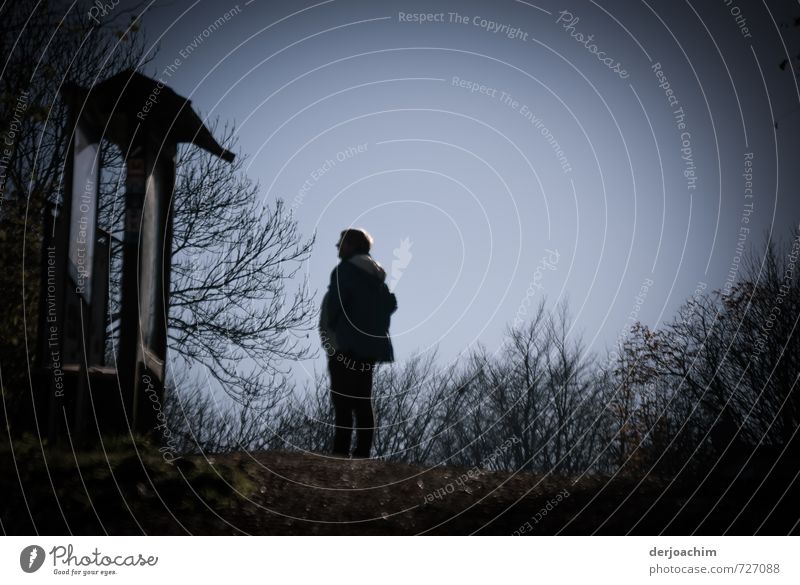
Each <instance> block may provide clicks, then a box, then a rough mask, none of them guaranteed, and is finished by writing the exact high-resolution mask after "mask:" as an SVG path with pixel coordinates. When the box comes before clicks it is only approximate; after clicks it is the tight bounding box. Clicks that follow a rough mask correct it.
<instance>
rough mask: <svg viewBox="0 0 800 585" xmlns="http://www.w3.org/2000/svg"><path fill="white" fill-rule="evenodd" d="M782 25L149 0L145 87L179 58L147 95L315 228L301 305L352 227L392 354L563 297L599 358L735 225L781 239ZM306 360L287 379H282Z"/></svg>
mask: <svg viewBox="0 0 800 585" xmlns="http://www.w3.org/2000/svg"><path fill="white" fill-rule="evenodd" d="M773 4H774V5H775V6H772V5H773ZM229 11H231V12H229ZM562 11H567V12H569V13H571V15H572V19H567V20H566V21H564V18H565V17H566V14H564V15H561V16H560V13H562ZM226 12H229V19H228V20H227V21H226V22H225V23H224V24H222V25H221V26H215V25H214V24H213V23H214V21H216V20H217V19H218V18H220V17H222V16H223V15H224V14H225V13H226ZM400 13H404V14H414V13H435V14H442V15H443V17H437V18H439V19H441V20H443V21H433V22H425V23H417V22H401V15H400ZM450 13H457V14H458V15H459V17H462V18H459V19H455V18H454V17H452V16H451V14H450ZM739 13H740V14H741V16H742V17H743V18H744V19H746V26H747V29H748V31H747V33H745V32H744V31H742V30H740V28H739V26H738V25H737V21H736V16H735V15H736V14H739ZM798 15H800V8H798V7H797V6H796V5H792V4H791V3H788V2H785V3H784V2H782V3H767V4H757V3H752V2H748V3H745V2H744V1H742V0H737V1H736V2H734V3H732V4H730V5H726V2H724V1H719V2H692V3H690V2H676V1H673V0H670V1H664V0H662V1H658V2H656V1H648V2H644V1H641V2H632V1H625V2H623V1H621V0H618V1H614V2H608V1H607V2H600V3H595V2H583V1H570V2H558V3H556V2H551V1H545V0H542V1H538V0H537V1H536V2H534V3H530V2H521V1H511V0H508V1H499V2H455V1H451V2H374V1H372V2H369V1H362V2H349V1H343V0H335V1H328V2H303V1H300V2H298V1H291V2H289V1H284V2H272V1H270V2H267V1H265V0H253V1H252V2H250V3H245V2H239V4H236V3H233V2H227V1H215V2H194V3H192V2H169V3H164V4H163V5H162V3H158V2H157V3H155V4H154V6H153V7H152V8H151V9H150V10H149V11H148V12H147V14H146V16H145V17H144V19H143V23H144V27H143V28H144V30H145V32H146V35H147V39H148V41H150V42H154V43H155V42H157V43H158V45H159V50H158V52H157V54H156V57H155V59H154V61H153V63H151V64H150V65H148V66H147V67H145V68H144V72H145V73H147V74H149V75H152V76H154V77H163V71H164V68H165V67H166V66H167V65H168V64H170V63H174V62H175V60H176V59H178V60H179V66H177V67H176V68H175V70H174V72H172V73H171V74H170V76H169V78H166V77H163V78H164V79H165V81H167V82H168V84H169V85H170V86H171V87H173V88H174V89H175V90H176V91H177V92H178V93H179V94H181V95H185V96H187V97H190V98H191V99H192V101H193V103H194V106H195V109H197V110H198V111H199V112H200V113H201V115H203V116H204V117H209V118H215V117H219V118H220V120H221V121H230V122H235V123H236V125H237V128H238V137H239V147H240V149H241V153H242V154H243V155H245V156H246V157H247V172H248V174H249V175H250V176H251V177H252V178H253V179H255V180H258V181H259V182H260V184H261V186H262V189H261V197H263V198H265V199H269V200H272V199H274V198H277V197H281V198H283V199H285V200H286V201H287V204H289V205H290V206H291V207H292V208H293V209H294V212H295V214H296V218H297V220H298V222H299V226H300V230H301V232H302V233H304V234H306V235H309V234H311V233H313V232H316V233H317V245H316V248H315V250H314V252H313V255H312V256H311V258H310V260H309V262H308V263H307V264H306V266H304V271H305V272H306V273H307V274H308V275H309V278H310V283H311V286H312V289H314V290H315V291H316V297H315V298H316V300H317V301H319V300H321V298H322V295H323V294H324V291H325V288H326V286H327V279H328V277H329V275H330V271H331V268H332V267H333V266H334V265H335V263H336V262H337V259H336V256H335V249H334V247H333V244H334V242H335V241H336V237H337V235H338V232H339V231H340V230H341V229H343V228H345V227H347V226H349V225H355V226H362V227H365V228H367V229H368V230H369V231H370V232H371V233H372V234H373V236H374V237H375V247H374V250H373V256H374V257H375V258H376V259H377V260H378V261H379V262H381V263H382V264H383V266H384V267H385V268H386V269H387V272H391V271H392V264H393V261H394V262H395V269H396V274H399V275H400V278H399V279H396V282H395V283H394V284H396V288H395V292H396V294H397V296H398V301H399V310H398V312H397V313H396V314H395V316H394V319H393V322H392V331H391V333H392V338H393V342H394V345H395V354H396V356H397V357H398V360H400V361H402V360H404V359H407V358H408V357H409V356H410V355H411V354H412V353H413V352H415V351H425V350H427V349H429V348H431V347H432V346H435V345H438V346H439V347H440V351H441V356H442V358H443V359H444V360H449V359H452V358H455V357H456V356H457V355H458V354H459V353H460V352H462V351H465V350H468V349H469V348H470V347H471V346H473V345H474V344H475V343H476V342H477V341H478V340H480V341H481V342H482V343H484V344H486V345H487V347H489V348H490V349H495V348H497V347H498V345H499V344H500V342H501V339H502V332H503V329H504V327H505V326H506V324H507V323H510V322H512V321H513V320H514V318H515V316H518V315H521V314H522V313H521V312H520V307H524V306H525V305H524V304H523V303H524V302H527V301H530V302H531V305H534V304H535V303H536V302H537V301H538V299H539V298H541V297H542V296H546V297H547V299H548V301H549V304H551V305H552V304H554V303H556V302H558V301H559V300H560V299H562V298H564V297H567V298H568V299H569V302H570V305H571V307H572V315H573V318H574V334H575V335H580V336H582V337H583V339H584V340H585V342H586V343H587V344H588V345H589V347H591V348H592V349H594V350H596V351H599V352H603V351H604V348H606V347H609V346H610V345H611V344H612V343H613V342H614V340H615V339H617V337H618V336H619V335H620V334H621V332H622V331H623V330H624V328H625V327H626V326H627V325H629V324H630V321H629V320H628V317H629V315H630V314H631V312H632V311H637V313H636V314H637V316H638V318H639V319H641V320H642V321H643V322H644V323H646V324H648V325H650V326H658V324H659V323H662V322H663V321H665V320H668V319H669V318H670V317H671V316H672V315H673V314H674V311H675V310H676V309H677V307H678V306H679V305H680V304H681V303H683V302H684V301H685V300H686V299H687V298H688V297H690V296H691V295H692V294H693V292H694V291H695V290H696V288H697V287H698V285H699V283H704V284H705V285H706V286H707V287H708V289H713V288H720V287H722V286H724V284H725V281H726V278H727V275H728V272H729V270H730V268H731V266H732V263H733V262H734V258H735V256H736V244H737V237H738V235H739V233H740V228H742V227H748V228H750V232H749V234H748V236H747V243H748V244H750V243H753V244H761V243H762V242H763V239H764V236H765V235H766V234H767V233H774V234H778V235H780V236H782V237H786V235H787V233H788V230H789V229H790V228H791V227H792V226H796V225H797V220H798V219H800V209H799V208H800V205H799V204H798V201H797V194H796V185H797V184H798V172H799V171H798V165H797V163H796V155H797V148H796V147H797V144H796V141H797V136H798V135H800V132H798V130H800V114H799V113H797V108H798V107H800V99H799V98H800V93H798V89H797V84H796V80H795V78H794V77H793V74H792V73H791V72H790V71H788V70H787V71H781V70H780V68H779V67H778V64H779V63H780V62H781V61H782V60H783V59H784V58H785V57H786V51H787V47H788V51H789V52H790V54H792V55H794V54H796V53H797V47H798V44H800V43H798V40H800V29H798V28H789V27H785V26H783V27H782V26H781V25H785V24H786V23H790V22H791V21H792V17H793V16H798ZM403 18H405V17H403ZM559 18H561V19H562V22H557V21H558V19H559ZM574 18H577V19H578V20H577V21H575V20H573V19H574ZM455 20H458V21H459V22H455ZM740 21H741V19H740ZM569 22H572V28H570V29H566V28H565V25H567V24H569ZM490 23H493V24H490ZM503 25H506V28H505V29H503V30H501V31H500V32H493V31H492V30H491V28H490V27H492V26H494V27H502V26H503ZM512 27H513V28H516V29H519V32H518V33H516V34H514V35H512V36H513V37H514V38H509V36H507V35H505V34H503V31H507V30H508V29H509V28H512ZM211 29H213V30H211ZM204 31H205V33H204ZM577 33H580V34H581V35H583V37H584V39H585V37H586V36H588V35H594V37H593V39H592V41H591V42H590V43H589V46H590V47H591V45H595V46H596V49H593V50H595V51H602V52H604V54H605V56H606V57H609V58H611V59H612V60H613V62H614V63H617V62H618V63H619V64H620V66H619V67H618V68H617V69H618V70H621V69H624V70H625V72H626V74H625V75H620V74H618V73H617V72H615V71H614V69H613V68H612V67H608V66H606V65H605V64H604V63H602V62H601V61H600V60H599V58H598V56H597V55H596V54H594V53H593V52H592V50H590V49H589V48H587V46H586V44H585V43H584V44H581V43H580V42H579V39H576V38H574V37H573V36H572V35H577ZM746 34H749V37H748V36H746ZM190 45H193V48H192V49H191V50H187V47H189V46H190ZM182 52H183V53H182ZM657 64H660V68H661V71H662V72H663V73H664V75H665V79H666V81H668V82H669V84H670V89H671V90H672V91H673V92H674V99H677V102H678V103H677V105H675V104H673V105H670V104H669V103H668V96H667V95H666V93H665V88H662V87H659V84H663V82H664V78H659V77H658V76H657V75H656V73H655V72H654V67H657ZM462 80H463V83H462ZM480 86H485V87H484V89H483V90H482V91H481V90H478V91H473V89H475V88H480ZM506 97H507V99H506ZM515 102H516V103H515ZM679 107H682V108H683V113H684V114H685V117H684V118H682V119H681V120H679V119H678V118H677V116H676V114H675V110H677V109H678V108H679ZM774 119H780V120H781V122H780V124H779V129H778V130H776V129H775V127H774V125H773V120H774ZM679 121H680V122H683V123H684V124H685V127H684V128H679V127H678V122H679ZM683 133H688V136H687V134H683ZM682 134H683V140H682ZM554 142H556V143H557V147H558V148H560V150H561V152H562V154H561V157H560V158H559V156H558V154H557V152H556V148H555V147H554V144H553V143H554ZM359 145H361V146H360V149H359ZM682 147H689V148H690V149H691V157H690V159H689V160H686V159H684V158H682V156H683V155H685V154H686V151H683V152H682ZM747 153H752V163H753V164H752V176H753V178H752V181H753V195H754V196H753V198H752V199H746V198H745V196H744V192H745V179H744V177H743V172H744V171H745V158H746V156H747ZM326 161H332V163H328V164H326ZM689 166H691V167H692V168H693V172H694V176H695V177H696V179H691V177H690V178H688V179H687V177H686V175H685V172H684V171H686V170H687V168H689ZM304 185H305V188H304ZM692 187H694V188H692ZM750 202H752V203H753V208H752V214H751V215H750V216H749V217H748V218H747V219H748V223H743V220H742V214H743V212H744V211H745V210H746V209H747V208H746V204H747V203H750ZM404 240H407V241H408V242H410V248H408V247H407V246H405V247H404V246H403V245H402V244H401V242H403V241H404ZM395 250H398V251H397V252H395ZM403 250H405V251H406V252H407V253H404V252H403ZM554 252H557V253H558V254H557V258H558V259H557V261H554V260H553V259H554ZM543 258H544V259H546V260H548V261H547V262H543ZM404 260H405V261H404ZM406 264H407V265H406ZM390 279H391V276H390ZM531 283H535V284H536V285H537V286H535V287H532V286H531ZM650 283H652V284H650ZM643 286H644V287H645V288H642V287H643ZM637 295H638V297H639V298H638V300H637ZM526 299H527V301H526ZM311 340H312V343H314V344H315V346H316V345H317V344H316V337H313V336H312V338H311ZM323 359H324V358H323V356H322V354H321V353H319V354H318V356H317V357H316V358H315V359H312V360H308V361H306V362H304V363H302V364H298V365H296V367H295V371H296V373H297V374H298V380H297V381H298V383H299V384H300V385H301V386H302V384H303V383H304V380H306V379H307V378H308V376H310V375H311V374H312V372H313V370H314V369H315V368H316V369H317V370H318V371H319V370H320V369H321V368H322V367H323V366H324V361H323Z"/></svg>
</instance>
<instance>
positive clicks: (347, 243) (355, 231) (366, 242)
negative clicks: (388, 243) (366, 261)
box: [336, 228, 374, 258]
mask: <svg viewBox="0 0 800 585" xmlns="http://www.w3.org/2000/svg"><path fill="white" fill-rule="evenodd" d="M373 241H374V240H373V239H372V236H371V235H369V233H367V230H364V229H361V228H348V229H346V230H342V233H341V234H340V235H339V241H338V242H336V247H337V248H338V249H339V258H349V257H350V256H352V255H353V254H369V250H370V248H372V242H373Z"/></svg>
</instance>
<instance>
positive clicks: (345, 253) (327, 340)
mask: <svg viewBox="0 0 800 585" xmlns="http://www.w3.org/2000/svg"><path fill="white" fill-rule="evenodd" d="M372 243H373V238H372V236H370V235H369V233H367V232H366V231H365V230H363V229H358V228H349V229H346V230H344V231H342V232H341V235H340V237H339V241H338V242H337V243H336V247H337V248H338V250H339V258H340V259H341V262H339V264H338V265H337V266H336V267H335V268H334V269H333V271H332V272H331V279H330V285H329V286H328V291H327V293H326V294H325V297H324V298H323V300H322V307H321V310H320V323H319V330H320V337H321V338H322V345H323V348H324V349H325V351H326V353H327V355H328V372H329V374H330V379H331V402H332V403H333V410H334V418H335V427H336V430H335V432H334V438H333V454H334V455H335V456H337V457H348V456H349V455H350V444H351V441H352V435H353V418H354V415H355V430H356V446H355V449H354V450H353V457H358V458H368V457H369V456H370V451H371V450H372V439H373V435H374V429H375V417H374V414H373V410H372V380H373V372H374V370H375V364H376V363H378V362H392V361H394V350H393V348H392V341H391V339H390V337H389V323H390V320H391V315H392V313H394V312H395V311H396V310H397V298H396V297H395V295H394V294H393V293H392V292H390V291H389V287H388V286H386V283H385V280H386V271H385V270H384V269H383V268H382V267H381V265H380V264H379V263H378V262H376V261H375V259H373V258H372V256H370V253H369V251H370V248H371V247H372Z"/></svg>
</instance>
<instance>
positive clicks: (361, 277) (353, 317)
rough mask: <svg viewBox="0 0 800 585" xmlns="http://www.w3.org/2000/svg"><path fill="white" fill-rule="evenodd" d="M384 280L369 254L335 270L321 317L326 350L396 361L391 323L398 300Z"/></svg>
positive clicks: (345, 262)
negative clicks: (391, 335)
mask: <svg viewBox="0 0 800 585" xmlns="http://www.w3.org/2000/svg"><path fill="white" fill-rule="evenodd" d="M385 279H386V272H385V271H384V270H383V268H381V266H380V264H378V263H377V262H375V260H373V259H372V257H371V256H370V255H369V254H357V255H355V256H351V257H350V258H348V259H346V260H342V261H341V262H340V263H339V264H338V265H337V266H336V268H334V269H333V271H332V272H331V281H330V285H329V286H328V292H327V294H326V295H325V298H324V299H323V307H322V311H321V315H320V332H321V333H322V335H323V346H324V345H325V337H326V334H328V340H329V342H330V343H329V345H328V348H327V349H329V348H330V347H334V348H335V350H336V351H338V352H343V353H350V354H352V355H353V356H355V357H357V358H359V359H362V360H365V361H373V362H393V361H394V349H393V348H392V340H391V338H390V337H389V322H390V320H391V315H392V313H394V312H395V311H396V310H397V298H396V297H395V296H394V294H393V293H391V292H390V291H389V287H388V286H386V283H385V282H384V281H385ZM331 353H332V352H330V351H329V352H328V355H331Z"/></svg>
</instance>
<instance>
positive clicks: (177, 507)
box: [0, 442, 799, 535]
mask: <svg viewBox="0 0 800 585" xmlns="http://www.w3.org/2000/svg"><path fill="white" fill-rule="evenodd" d="M45 452H48V450H47V449H45ZM13 453H14V454H13V456H12V454H11V450H10V449H9V448H8V445H6V446H4V447H2V448H0V469H2V474H0V488H2V491H3V494H4V498H3V499H2V503H0V521H2V525H1V526H2V529H3V531H4V532H5V533H6V534H32V533H36V532H38V533H40V534H69V533H73V534H106V533H107V534H141V533H145V534H472V533H478V534H498V535H503V534H506V535H511V534H514V533H515V532H517V533H525V534H556V533H561V534H593V533H597V534H626V533H632V534H659V533H662V532H663V533H665V534H691V533H697V534H721V533H724V532H726V531H727V533H729V534H753V533H756V532H758V533H760V534H786V533H788V532H790V531H792V530H794V532H795V533H796V532H797V531H798V526H797V520H798V511H797V506H796V505H795V503H796V500H797V496H798V491H799V490H798V489H797V486H796V484H797V482H796V481H794V480H795V473H794V472H792V473H791V474H781V475H779V476H775V475H774V474H773V476H770V478H769V481H766V482H764V485H762V486H761V487H760V488H759V484H761V483H762V480H763V479H764V478H763V477H761V478H752V477H751V478H749V479H746V480H740V481H737V482H734V483H733V484H731V481H730V478H728V479H726V480H713V481H710V482H706V484H705V485H703V486H702V487H701V488H700V489H699V490H698V491H697V493H696V494H694V495H693V496H692V494H693V492H694V491H695V489H696V488H697V485H696V483H697V482H694V483H695V485H687V484H685V483H683V484H679V483H677V482H676V483H674V484H673V485H672V486H669V485H668V483H667V482H658V481H654V480H648V481H644V482H641V483H640V482H638V481H637V480H635V479H630V478H616V479H613V480H609V479H604V478H588V477H584V478H581V479H580V480H579V481H577V482H575V480H574V479H572V478H566V477H555V476H552V475H549V476H546V477H545V476H541V475H533V474H529V473H516V474H513V473H508V472H482V471H479V472H476V471H475V470H472V473H470V470H467V469H463V468H455V467H434V468H424V467H418V466H412V465H404V464H399V463H393V462H385V461H378V460H336V459H331V458H328V457H325V456H321V455H317V454H303V453H296V452H283V451H270V452H256V453H243V452H242V453H231V454H225V455H215V456H210V457H208V458H205V457H199V456H196V457H189V458H182V459H179V460H178V462H177V463H176V464H175V465H167V464H166V463H164V461H163V460H162V459H161V458H160V456H159V455H158V452H157V451H155V450H153V449H149V450H148V449H143V448H142V447H139V452H138V453H136V452H134V451H133V450H131V449H130V448H128V449H125V450H107V452H106V453H105V454H104V453H80V454H78V455H77V456H73V454H72V453H71V452H65V451H57V452H56V451H50V452H49V454H48V456H47V465H44V458H43V451H42V449H41V447H40V446H39V445H38V443H33V442H31V443H25V444H18V443H17V444H14V449H13ZM76 462H77V467H76ZM15 463H16V464H15ZM20 484H22V485H23V486H25V493H24V496H23V494H22V493H21V492H20V489H19V486H20ZM787 486H788V491H787ZM726 490H727V493H724V492H726ZM54 493H55V494H56V495H57V497H54V495H53V494H54ZM762 522H763V524H762Z"/></svg>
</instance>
